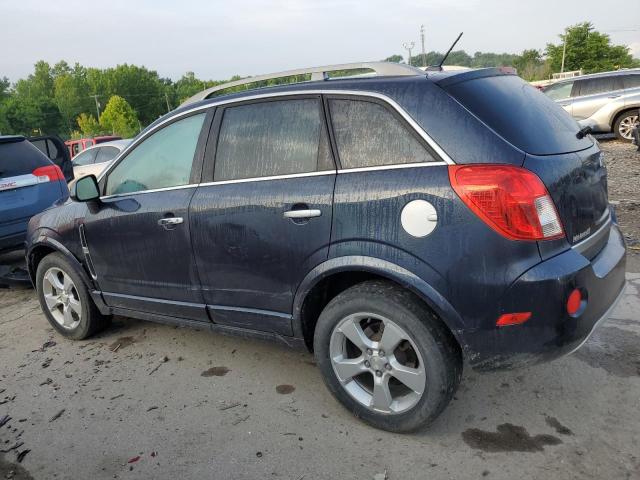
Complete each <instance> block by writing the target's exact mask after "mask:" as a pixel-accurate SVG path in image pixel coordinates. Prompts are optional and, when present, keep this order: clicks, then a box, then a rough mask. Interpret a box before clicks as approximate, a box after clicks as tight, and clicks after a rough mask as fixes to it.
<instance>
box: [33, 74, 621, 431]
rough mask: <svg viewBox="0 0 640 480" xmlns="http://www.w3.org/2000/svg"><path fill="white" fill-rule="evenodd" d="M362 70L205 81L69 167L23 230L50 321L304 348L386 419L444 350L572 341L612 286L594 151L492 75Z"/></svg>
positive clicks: (534, 94)
mask: <svg viewBox="0 0 640 480" xmlns="http://www.w3.org/2000/svg"><path fill="white" fill-rule="evenodd" d="M362 65H365V66H368V67H369V68H371V69H373V70H376V71H377V72H378V73H379V74H380V75H377V76H375V77H371V78H368V77H362V76H360V77H357V78H346V79H330V78H329V75H328V73H327V71H328V70H331V69H330V68H328V67H327V68H325V69H311V70H308V71H307V72H308V73H310V74H311V78H310V81H306V82H302V83H297V84H293V85H286V86H277V87H269V88H261V89H253V90H248V91H246V92H243V93H232V94H224V91H222V92H221V91H220V87H216V88H214V89H210V90H209V91H205V92H203V93H202V94H200V95H198V96H197V98H196V99H193V101H190V102H189V103H187V104H186V105H184V106H182V107H180V108H179V109H177V110H175V111H174V112H171V113H170V114H168V115H166V116H165V117H163V118H161V119H159V120H158V121H156V122H155V123H154V124H152V125H151V126H149V127H148V128H147V129H146V130H145V131H144V132H142V133H141V134H140V135H139V136H138V137H137V138H136V139H135V140H134V141H133V143H132V144H131V145H130V146H129V147H128V148H127V149H126V150H125V151H124V152H123V154H122V155H121V156H120V157H119V158H118V159H117V160H116V161H115V162H114V164H113V165H111V166H110V167H109V168H108V170H107V171H106V172H104V173H103V174H102V175H101V177H100V178H98V179H96V178H95V177H93V176H89V177H85V178H83V179H81V180H79V181H78V182H77V183H76V184H75V186H74V188H72V192H71V196H72V199H73V200H74V201H70V202H68V203H67V204H66V205H64V206H60V207H57V208H54V209H51V210H48V211H46V212H44V213H43V214H41V215H39V216H37V217H35V218H34V219H33V220H32V221H31V223H30V228H29V247H28V251H27V261H28V266H29V270H30V274H31V277H32V279H33V282H34V284H35V286H36V288H37V290H38V294H39V298H40V302H41V305H42V308H43V310H44V312H45V314H46V316H47V318H48V320H49V321H50V322H51V324H52V325H53V326H54V327H55V328H56V329H57V330H58V331H59V332H60V333H61V334H63V335H65V336H67V337H70V338H75V339H83V338H86V337H87V336H89V335H91V334H93V333H95V332H96V331H98V330H99V329H101V328H104V327H105V326H106V325H107V324H108V322H109V319H110V316H111V315H114V314H117V315H124V316H127V317H133V318H142V319H147V320H154V321H159V322H166V323H177V324H182V325H184V324H186V325H193V326H196V327H199V328H202V327H203V326H207V327H209V328H210V329H212V330H216V331H223V332H234V333H238V334H240V335H252V336H257V337H262V338H269V339H274V340H278V341H281V342H283V343H285V344H287V345H291V346H294V345H300V346H306V347H307V348H309V349H311V350H313V352H314V354H315V356H316V359H317V363H318V366H319V368H320V369H321V371H322V373H323V375H324V378H325V381H326V384H327V386H328V388H329V389H330V390H331V392H332V393H333V394H334V395H335V396H336V397H337V399H338V400H339V401H340V402H342V403H343V404H344V405H345V406H346V408H348V409H349V410H351V411H352V412H353V413H354V414H355V415H356V416H358V417H360V418H362V419H363V420H365V421H366V422H368V423H370V424H372V425H374V426H376V427H379V428H383V429H386V430H391V431H400V432H404V431H410V430H414V429H416V428H419V427H421V426H423V425H426V424H428V423H429V422H431V421H432V420H433V419H434V418H435V417H436V416H437V415H438V414H439V413H440V412H441V411H442V410H443V409H444V408H445V406H446V405H447V403H448V402H449V401H450V399H451V398H452V396H453V395H454V392H455V391H456V388H457V386H458V383H459V382H460V378H461V372H462V366H463V362H466V363H467V364H468V365H470V366H471V367H475V368H478V369H484V370H487V369H495V368H500V367H510V366H518V365H527V364H531V363H533V362H537V361H540V360H548V359H552V358H555V357H558V356H560V355H563V354H566V353H569V352H571V351H573V350H575V349H577V348H578V347H579V346H580V345H581V344H582V343H583V342H584V341H586V339H587V338H588V336H589V334H590V333H591V332H592V330H593V329H594V327H595V326H596V324H597V322H598V321H600V320H602V319H605V318H606V316H607V313H608V312H609V310H610V309H611V308H612V306H613V304H614V303H615V301H616V299H617V298H618V297H619V296H620V294H621V292H622V290H623V287H624V283H625V279H624V270H625V244H624V241H623V237H622V235H621V233H620V230H619V229H618V226H617V225H616V223H615V217H614V215H613V213H612V211H611V209H610V207H609V205H608V201H607V176H606V168H605V165H604V163H603V158H602V155H601V153H600V150H599V148H598V145H597V144H596V143H595V142H594V140H593V139H592V138H591V137H590V136H588V135H585V132H581V131H580V128H579V126H578V125H577V124H576V122H575V121H574V120H572V119H571V117H569V115H568V114H567V113H565V112H564V111H563V110H562V109H561V108H560V107H559V106H557V105H556V104H555V103H553V102H552V101H551V100H549V99H548V98H546V97H545V95H544V94H542V93H540V92H539V91H537V90H536V89H535V88H533V87H531V86H529V85H528V84H527V83H525V82H524V81H522V80H521V79H520V78H518V77H517V76H516V75H514V74H513V72H510V71H509V70H505V69H484V70H475V71H468V72H462V73H455V74H452V73H447V72H428V73H424V72H422V71H420V70H417V69H414V68H412V67H409V66H406V65H396V66H390V65H386V64H362ZM340 67H342V68H343V66H340ZM339 69H340V68H337V67H334V68H333V70H339ZM285 73H286V74H291V72H285ZM294 73H296V74H297V73H299V72H294ZM318 74H320V75H318ZM280 76H287V75H285V74H280ZM264 78H265V77H256V78H254V79H253V81H256V82H257V81H260V80H263V79H264ZM307 78H309V77H307ZM316 78H321V80H316ZM249 81H250V80H244V81H241V82H245V83H248V82H249ZM237 84H238V82H235V83H234V84H231V85H229V86H230V87H236V86H237ZM220 93H222V95H220ZM208 97H212V98H208Z"/></svg>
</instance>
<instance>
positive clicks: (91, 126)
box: [71, 113, 104, 137]
mask: <svg viewBox="0 0 640 480" xmlns="http://www.w3.org/2000/svg"><path fill="white" fill-rule="evenodd" d="M76 123H77V124H78V127H79V128H80V132H82V135H83V136H85V137H95V136H96V135H100V134H102V133H104V129H103V128H102V126H101V125H100V123H98V121H97V120H96V117H94V116H93V115H87V114H86V113H81V114H80V115H78V118H76ZM73 132H74V130H72V131H71V135H72V136H73Z"/></svg>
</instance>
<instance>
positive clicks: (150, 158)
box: [84, 113, 208, 320]
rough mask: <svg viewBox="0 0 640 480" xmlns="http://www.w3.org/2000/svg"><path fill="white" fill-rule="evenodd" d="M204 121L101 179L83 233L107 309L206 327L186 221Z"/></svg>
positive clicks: (158, 135) (181, 123) (149, 146)
mask: <svg viewBox="0 0 640 480" xmlns="http://www.w3.org/2000/svg"><path fill="white" fill-rule="evenodd" d="M205 116H206V114H205V113H198V114H195V115H191V116H188V117H186V118H184V117H183V118H181V119H179V120H176V121H173V122H171V123H170V124H169V125H167V126H165V127H163V128H161V129H160V130H156V131H154V132H153V133H152V134H151V135H149V136H148V137H147V138H145V139H144V140H142V142H141V143H139V144H138V145H137V146H135V147H134V149H133V150H131V151H130V152H129V153H128V154H127V155H126V156H125V157H123V158H121V159H119V160H118V163H117V164H116V165H115V166H114V168H112V169H110V170H109V171H108V172H107V174H106V175H105V177H104V178H103V179H101V182H100V183H101V189H102V192H103V194H104V196H103V197H102V198H101V201H100V202H99V203H98V204H96V205H93V204H89V205H88V209H89V212H88V213H87V215H86V217H85V225H84V230H85V236H86V242H87V245H88V249H89V253H90V255H91V259H92V262H93V265H94V269H95V273H96V275H97V282H98V284H99V286H100V289H101V290H102V293H103V296H104V299H105V301H106V302H107V304H108V305H110V306H114V307H120V308H126V309H132V310H138V311H146V312H152V313H158V314H162V315H168V316H175V317H185V318H191V319H198V320H206V319H207V315H206V310H205V308H204V305H203V299H202V294H201V292H200V288H199V281H198V275H197V271H196V267H195V265H194V262H193V255H192V249H191V232H190V228H189V227H190V225H189V216H188V209H189V202H190V201H191V198H192V197H193V194H194V192H195V185H194V183H197V178H196V177H199V174H200V173H199V167H198V166H199V162H201V160H202V159H201V156H202V155H201V153H200V152H201V150H202V149H201V148H200V149H198V148H197V147H198V144H199V142H200V145H203V144H204V142H205V140H206V138H205V137H206V134H205V133H202V134H201V132H205V131H207V130H208V129H207V128H204V129H203V125H205V124H206V123H207V122H205ZM199 137H202V138H200V139H199ZM199 157H200V158H199Z"/></svg>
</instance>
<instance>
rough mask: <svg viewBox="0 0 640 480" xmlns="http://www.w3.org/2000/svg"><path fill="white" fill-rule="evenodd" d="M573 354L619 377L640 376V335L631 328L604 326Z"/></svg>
mask: <svg viewBox="0 0 640 480" xmlns="http://www.w3.org/2000/svg"><path fill="white" fill-rule="evenodd" d="M573 356H574V357H575V358H577V359H578V360H582V361H583V362H585V363H587V364H588V365H589V366H591V367H594V368H603V369H604V370H606V371H607V373H610V374H612V375H615V376H617V377H623V378H627V377H637V376H640V336H638V335H637V334H635V333H633V332H630V331H629V330H623V329H621V328H618V327H614V326H603V327H602V328H600V329H598V330H596V331H595V333H594V334H593V336H592V337H591V339H590V340H589V341H588V342H587V343H586V344H585V345H584V346H583V347H582V348H581V349H580V350H578V351H577V352H576V353H575V354H574V355H573Z"/></svg>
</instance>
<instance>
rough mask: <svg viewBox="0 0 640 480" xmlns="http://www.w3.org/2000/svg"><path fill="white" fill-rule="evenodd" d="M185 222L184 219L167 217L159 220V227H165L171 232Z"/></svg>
mask: <svg viewBox="0 0 640 480" xmlns="http://www.w3.org/2000/svg"><path fill="white" fill-rule="evenodd" d="M182 222H184V219H183V218H182V217H165V218H161V219H160V220H158V225H160V226H161V227H163V228H164V229H165V230H171V229H172V228H174V227H175V226H176V225H180V224H181V223H182Z"/></svg>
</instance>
